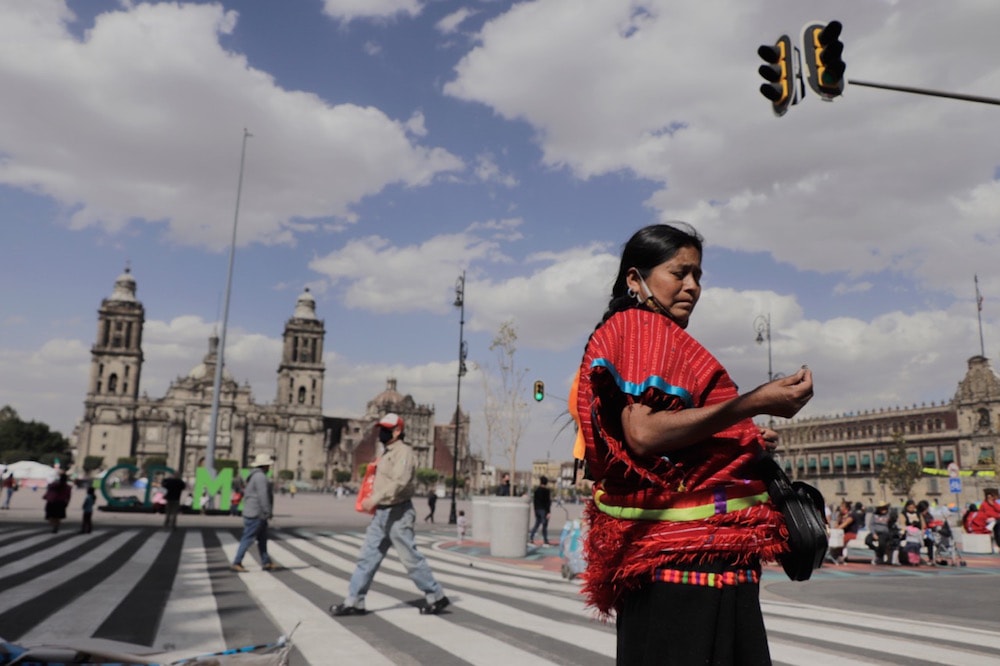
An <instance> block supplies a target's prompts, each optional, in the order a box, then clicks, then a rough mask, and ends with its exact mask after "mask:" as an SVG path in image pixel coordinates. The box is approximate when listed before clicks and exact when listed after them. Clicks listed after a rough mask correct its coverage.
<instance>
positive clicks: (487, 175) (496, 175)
mask: <svg viewBox="0 0 1000 666" xmlns="http://www.w3.org/2000/svg"><path fill="white" fill-rule="evenodd" d="M475 174H476V178H478V179H479V180H481V181H482V182H484V183H498V184H500V185H503V186H504V187H516V186H517V178H516V177H515V176H514V175H513V174H511V173H503V172H502V171H501V170H500V167H499V166H498V165H497V163H496V159H495V157H494V156H493V154H492V153H480V154H479V155H477V156H476V167H475Z"/></svg>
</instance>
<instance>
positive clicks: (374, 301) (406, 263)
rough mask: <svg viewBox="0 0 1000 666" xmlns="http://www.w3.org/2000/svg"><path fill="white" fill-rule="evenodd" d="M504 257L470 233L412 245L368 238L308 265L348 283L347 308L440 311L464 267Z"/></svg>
mask: <svg viewBox="0 0 1000 666" xmlns="http://www.w3.org/2000/svg"><path fill="white" fill-rule="evenodd" d="M500 256H501V255H499V246H498V244H497V243H496V242H493V241H488V240H483V239H481V238H479V237H477V236H474V235H471V234H468V233H460V234H446V235H441V236H436V237H434V238H431V239H429V240H427V241H425V242H423V243H420V244H417V245H410V246H407V247H394V246H392V244H391V243H390V241H389V240H387V239H385V238H382V237H379V236H369V237H366V238H357V239H354V240H351V241H349V242H348V243H347V244H346V245H345V246H344V247H343V248H341V249H340V250H336V251H334V252H330V253H329V254H327V255H325V256H322V257H317V258H316V259H313V260H312V261H311V262H310V263H309V268H310V269H312V270H314V271H316V272H317V273H319V274H321V275H323V276H325V277H327V278H328V279H330V280H331V281H332V282H333V283H335V284H337V283H343V284H345V286H344V288H343V301H344V304H345V305H346V306H347V307H350V308H359V309H364V310H369V311H371V312H380V313H386V312H414V311H427V312H439V313H440V312H445V311H447V310H448V309H449V308H450V307H451V302H452V300H453V299H454V294H453V293H450V292H451V287H452V285H453V283H454V281H455V278H456V276H458V275H459V274H460V273H461V272H462V270H463V269H465V268H466V267H468V266H470V265H471V264H472V263H474V262H477V261H493V260H496V259H497V258H499V257H500ZM386 267H391V270H385V268H386Z"/></svg>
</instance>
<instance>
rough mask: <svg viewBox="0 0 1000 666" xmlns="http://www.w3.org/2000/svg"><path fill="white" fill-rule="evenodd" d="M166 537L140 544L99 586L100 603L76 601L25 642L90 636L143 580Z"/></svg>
mask: <svg viewBox="0 0 1000 666" xmlns="http://www.w3.org/2000/svg"><path fill="white" fill-rule="evenodd" d="M166 540H167V535H165V534H162V533H157V534H154V535H153V536H152V537H150V538H149V540H148V541H146V542H145V543H143V544H142V546H141V547H140V548H139V550H138V551H137V552H136V553H135V555H133V556H132V557H131V558H129V560H128V561H127V562H125V564H124V566H122V567H121V568H120V569H118V571H116V572H115V574H114V575H113V576H110V577H109V578H108V579H107V580H106V581H104V583H103V584H102V585H101V603H100V604H94V603H87V602H86V600H84V599H76V600H74V601H73V602H71V603H69V604H68V605H66V606H64V607H63V608H61V609H60V610H58V611H56V612H55V613H54V614H52V615H50V616H49V617H48V618H47V619H46V620H45V623H44V624H42V625H39V626H37V627H35V628H34V629H33V630H32V631H29V632H28V633H27V634H25V635H24V636H23V637H22V639H21V640H23V641H24V642H25V643H36V644H42V643H53V642H57V641H58V640H59V639H60V638H61V637H63V636H91V635H93V634H94V633H95V632H96V631H97V628H98V627H100V626H101V623H102V622H103V621H104V620H105V618H107V617H108V615H110V614H111V612H112V611H113V610H114V608H115V607H116V606H117V605H118V604H119V603H121V602H122V600H124V599H125V597H126V596H127V595H128V594H129V592H131V591H132V588H133V587H135V586H136V584H137V583H138V582H139V581H140V580H141V579H142V577H143V575H145V573H146V571H148V570H149V565H150V564H152V563H153V561H154V560H155V559H156V555H157V553H159V552H160V550H161V549H162V548H163V544H164V542H166Z"/></svg>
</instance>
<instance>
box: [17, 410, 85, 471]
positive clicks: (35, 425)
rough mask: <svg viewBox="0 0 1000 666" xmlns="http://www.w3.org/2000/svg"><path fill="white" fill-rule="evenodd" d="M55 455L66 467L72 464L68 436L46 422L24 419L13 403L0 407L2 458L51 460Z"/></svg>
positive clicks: (49, 461) (48, 461)
mask: <svg viewBox="0 0 1000 666" xmlns="http://www.w3.org/2000/svg"><path fill="white" fill-rule="evenodd" d="M56 458H58V459H59V463H60V464H61V465H62V466H63V467H64V468H65V467H69V466H71V465H72V464H73V457H72V455H71V454H70V444H69V440H68V439H66V438H65V437H63V436H62V434H61V433H59V432H58V431H54V430H51V429H50V428H49V426H48V425H46V424H44V423H39V422H38V421H23V420H22V419H21V417H20V416H18V413H17V410H15V409H14V408H13V407H11V406H10V405H5V406H4V407H2V408H0V459H2V460H6V461H7V462H16V461H18V460H37V461H40V462H45V463H46V464H50V463H52V462H55V459H56Z"/></svg>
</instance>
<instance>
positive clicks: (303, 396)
mask: <svg viewBox="0 0 1000 666" xmlns="http://www.w3.org/2000/svg"><path fill="white" fill-rule="evenodd" d="M305 401H306V387H305V386H300V387H299V404H302V403H304V402H305Z"/></svg>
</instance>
